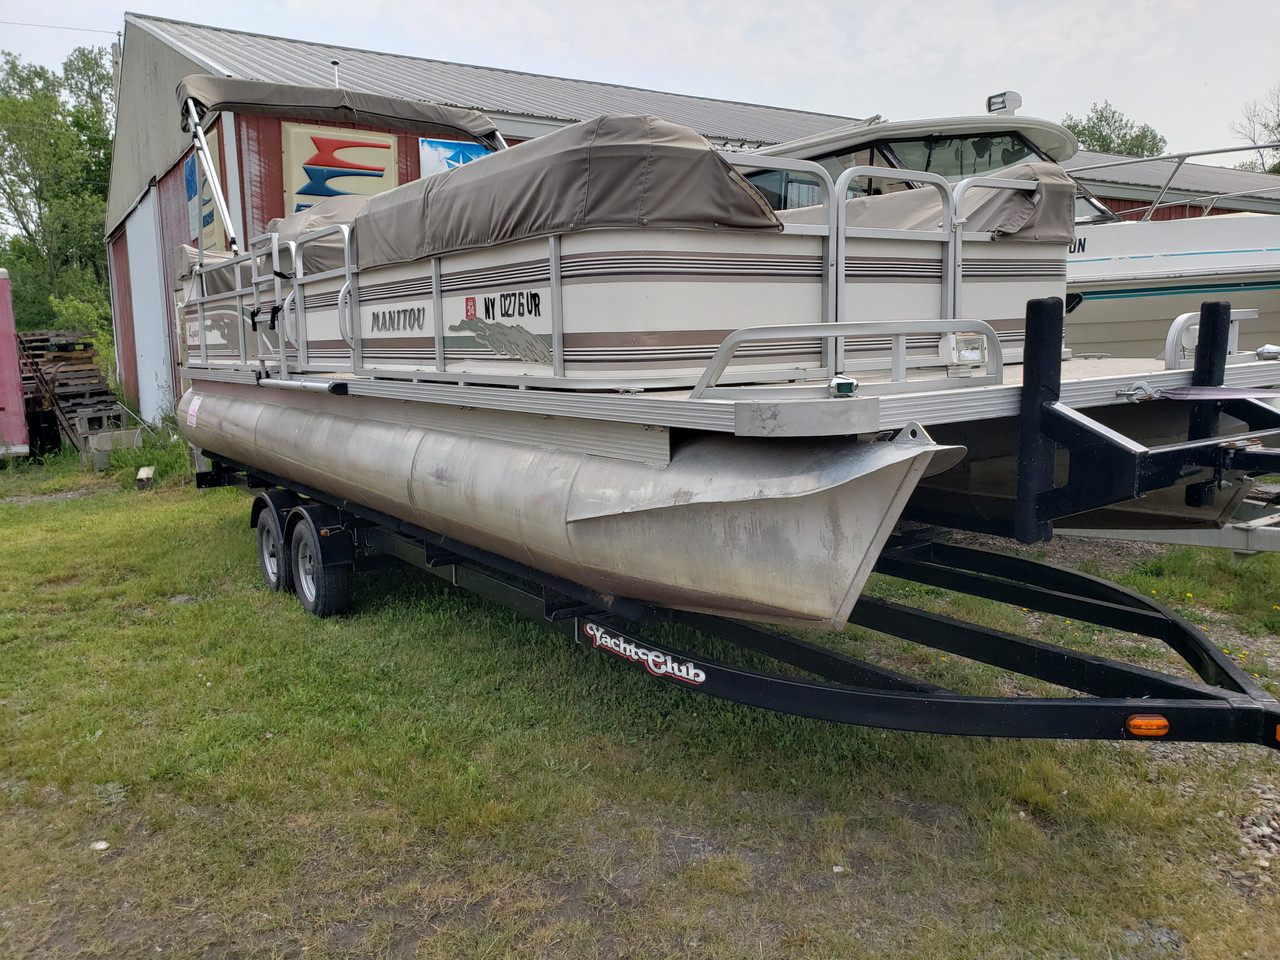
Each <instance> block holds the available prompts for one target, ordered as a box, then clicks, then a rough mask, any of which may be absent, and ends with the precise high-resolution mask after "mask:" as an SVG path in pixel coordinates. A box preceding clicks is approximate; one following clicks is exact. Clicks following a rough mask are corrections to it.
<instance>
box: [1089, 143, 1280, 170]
mask: <svg viewBox="0 0 1280 960" xmlns="http://www.w3.org/2000/svg"><path fill="white" fill-rule="evenodd" d="M1249 150H1280V142H1278V143H1251V144H1249V145H1248V146H1245V147H1226V148H1224V149H1221V150H1184V151H1182V152H1181V153H1162V154H1160V155H1159V156H1158V157H1125V158H1124V159H1122V160H1107V161H1105V162H1103V163H1090V164H1086V165H1085V166H1082V167H1066V168H1064V169H1066V171H1067V173H1070V174H1076V173H1083V172H1085V171H1088V170H1105V169H1107V168H1109V167H1127V166H1131V165H1132V164H1135V163H1158V162H1160V161H1162V160H1186V159H1188V158H1189V157H1214V156H1217V155H1218V154H1220V153H1243V152H1246V151H1249Z"/></svg>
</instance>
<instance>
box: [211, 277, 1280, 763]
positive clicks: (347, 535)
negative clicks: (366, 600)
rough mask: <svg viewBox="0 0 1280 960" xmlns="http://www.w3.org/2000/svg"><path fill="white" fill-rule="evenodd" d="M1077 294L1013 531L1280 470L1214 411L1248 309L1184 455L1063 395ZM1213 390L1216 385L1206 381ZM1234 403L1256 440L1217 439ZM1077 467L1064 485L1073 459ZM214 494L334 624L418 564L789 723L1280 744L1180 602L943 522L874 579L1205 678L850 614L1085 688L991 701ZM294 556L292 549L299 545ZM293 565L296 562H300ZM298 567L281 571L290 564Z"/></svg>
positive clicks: (919, 614) (352, 514) (263, 496)
mask: <svg viewBox="0 0 1280 960" xmlns="http://www.w3.org/2000/svg"><path fill="white" fill-rule="evenodd" d="M1062 317H1063V312H1062V302H1061V301H1060V300H1057V299H1056V298H1055V299H1050V300H1042V301H1031V303H1030V304H1028V326H1027V349H1026V354H1025V356H1026V361H1025V364H1024V382H1023V403H1022V413H1021V417H1020V428H1019V429H1020V433H1021V440H1020V451H1019V457H1018V496H1017V504H1016V512H1015V517H1014V524H1013V529H1010V530H1007V531H1003V532H1004V533H1005V535H1006V536H1008V535H1013V536H1016V537H1017V538H1018V539H1019V540H1022V541H1023V542H1036V541H1040V540H1046V539H1048V538H1049V537H1051V536H1052V529H1053V528H1052V522H1053V520H1054V519H1056V518H1059V517H1062V516H1068V515H1070V514H1072V513H1077V512H1080V511H1083V510H1088V509H1092V508H1094V507H1097V506H1102V505H1105V504H1109V503H1115V502H1118V501H1120V500H1124V499H1129V498H1132V497H1135V496H1140V495H1142V494H1143V493H1144V492H1146V491H1149V490H1155V489H1160V488H1162V487H1167V486H1169V485H1171V484H1172V483H1175V482H1177V481H1178V480H1179V479H1180V478H1183V477H1192V476H1198V475H1202V472H1203V468H1205V467H1211V468H1212V469H1213V470H1214V480H1212V481H1207V482H1206V481H1198V482H1197V483H1194V484H1190V485H1188V487H1187V500H1188V503H1193V502H1200V501H1202V500H1203V498H1204V497H1205V496H1206V495H1211V494H1212V490H1211V489H1209V490H1207V493H1206V488H1208V487H1211V486H1213V485H1216V484H1217V483H1219V482H1221V479H1222V475H1223V473H1224V472H1225V471H1227V470H1233V471H1237V472H1243V473H1246V474H1257V473H1264V472H1280V450H1277V449H1275V448H1272V447H1268V446H1266V445H1264V443H1263V441H1265V440H1272V441H1274V440H1276V439H1277V438H1280V412H1277V411H1276V410H1274V409H1273V408H1270V407H1265V406H1263V405H1262V404H1257V403H1254V402H1252V401H1249V400H1244V401H1241V400H1238V399H1235V398H1230V397H1224V399H1221V400H1219V399H1215V398H1214V396H1213V388H1214V386H1215V385H1216V386H1220V385H1221V384H1222V380H1223V365H1224V363H1225V359H1226V351H1227V329H1228V326H1229V317H1230V308H1229V306H1228V305H1226V304H1205V307H1204V309H1203V311H1202V318H1201V332H1200V339H1199V343H1198V344H1197V351H1196V366H1195V371H1194V373H1193V385H1194V386H1196V387H1199V388H1201V389H1202V390H1203V391H1205V394H1206V395H1207V399H1201V400H1200V401H1199V402H1198V403H1197V404H1196V405H1195V406H1193V408H1192V410H1191V415H1190V425H1189V429H1188V439H1187V441H1186V442H1185V443H1176V444H1169V445H1166V446H1162V447H1158V448H1145V447H1142V446H1141V445H1139V444H1136V443H1134V442H1133V441H1131V440H1129V439H1128V438H1126V437H1123V436H1121V435H1119V434H1117V433H1115V432H1114V431H1111V430H1109V429H1108V428H1106V427H1105V426H1102V425H1100V424H1097V423H1096V422H1094V421H1092V420H1090V419H1089V418H1088V417H1086V416H1084V415H1082V414H1080V413H1079V412H1078V411H1075V410H1072V409H1070V408H1067V407H1064V406H1063V405H1062V404H1061V403H1060V402H1059V396H1058V394H1059V387H1060V384H1061V343H1062ZM1206 388H1207V389H1206ZM1224 409H1227V410H1228V412H1230V413H1231V415H1233V416H1235V417H1237V418H1238V419H1240V420H1242V421H1244V422H1245V423H1246V424H1247V425H1248V426H1249V427H1250V429H1251V430H1253V431H1255V432H1253V433H1250V434H1247V435H1245V436H1243V437H1241V436H1235V437H1230V438H1221V437H1217V436H1216V434H1217V430H1218V423H1217V420H1218V414H1219V412H1220V411H1221V410H1224ZM1057 447H1063V448H1065V449H1066V450H1067V451H1068V454H1069V456H1070V457H1071V465H1070V472H1069V476H1068V478H1067V481H1066V483H1065V484H1064V485H1058V486H1055V481H1054V469H1053V464H1054V458H1055V455H1056V448H1057ZM209 456H210V459H211V464H212V466H211V469H209V470H207V471H203V472H200V473H199V474H197V484H198V485H199V486H202V487H206V486H225V485H228V484H243V485H247V486H249V487H251V488H258V489H260V491H261V492H260V493H259V494H258V496H257V498H256V499H255V500H254V505H253V509H252V513H251V523H252V524H253V525H255V526H256V527H257V528H258V535H259V552H260V557H261V559H262V562H263V576H264V581H265V582H266V584H267V586H268V588H270V589H290V588H293V589H296V591H297V593H298V595H299V598H300V599H301V600H302V602H303V605H304V606H305V607H306V608H307V609H308V610H311V611H312V612H314V613H318V614H319V615H321V616H325V615H329V614H331V613H336V612H339V611H340V610H341V609H342V608H343V607H344V606H345V603H346V597H347V583H348V579H349V576H350V574H351V573H352V572H354V571H355V570H357V569H359V568H362V567H365V566H368V565H376V564H380V563H385V562H387V558H395V559H396V560H399V561H403V562H405V563H409V564H412V565H414V566H416V567H419V568H421V569H424V570H426V571H428V572H429V573H431V574H433V575H435V576H437V577H440V578H441V579H443V580H445V581H447V582H448V583H451V584H453V585H455V586H459V587H464V588H466V589H468V590H471V591H472V592H474V593H477V594H479V595H481V596H484V597H486V598H489V599H491V600H495V601H497V602H499V603H501V604H503V605H505V606H507V607H509V608H511V609H513V610H515V611H517V612H518V613H521V614H523V615H525V616H528V617H531V618H535V619H541V620H543V621H544V622H545V623H546V624H547V625H548V626H549V627H551V628H552V629H553V630H556V631H558V632H559V633H561V634H563V635H565V636H567V637H569V638H570V639H572V640H574V641H576V642H577V643H580V644H583V645H585V646H588V647H590V648H592V649H594V650H598V651H601V652H602V653H606V654H609V655H610V656H612V657H615V658H617V659H619V660H621V661H622V662H623V663H624V664H628V665H630V666H632V667H634V668H637V669H640V670H643V671H645V672H646V673H648V674H649V675H650V676H651V677H653V678H655V679H658V680H661V681H664V682H667V683H674V684H678V685H680V686H683V687H686V688H689V689H693V690H697V691H698V692H700V693H705V694H708V695H710V696H713V697H718V698H720V699H723V700H731V701H734V702H736V703H743V704H748V705H750V706H755V707H763V708H765V709H769V710H775V711H778V712H781V713H789V714H794V715H797V716H804V717H813V718H816V719H821V720H829V721H833V722H836V723H848V724H856V725H859V726H867V727H878V728H885V729H895V730H909V731H915V732H921V733H940V734H955V735H967V736H988V737H1029V738H1051V739H1092V740H1131V739H1146V740H1183V741H1203V742H1219V743H1228V742H1241V743H1257V744H1262V745H1263V746H1267V747H1272V748H1276V749H1280V702H1277V700H1276V698H1275V697H1273V696H1272V695H1271V694H1270V693H1268V692H1267V691H1266V690H1264V689H1263V688H1262V687H1261V686H1260V685H1259V684H1258V683H1256V682H1255V681H1254V679H1253V678H1252V677H1250V676H1248V675H1247V674H1245V673H1244V672H1243V671H1242V670H1241V669H1240V668H1239V667H1238V666H1237V665H1236V664H1235V663H1234V662H1233V661H1232V659H1231V658H1230V656H1228V655H1226V654H1224V653H1223V652H1222V651H1221V650H1220V649H1219V648H1218V647H1217V645H1216V644H1214V643H1213V641H1212V638H1210V637H1209V636H1208V635H1207V634H1206V633H1205V631H1204V630H1201V629H1199V628H1197V627H1196V626H1194V625H1193V624H1191V623H1189V622H1188V621H1187V620H1185V619H1184V618H1183V617H1181V616H1180V615H1178V614H1177V613H1176V612H1174V611H1173V610H1170V609H1169V608H1167V607H1165V606H1163V605H1161V604H1159V603H1156V602H1155V601H1152V600H1150V599H1148V598H1146V597H1143V596H1141V595H1139V594H1137V593H1135V592H1134V591H1132V590H1129V589H1126V588H1124V587H1121V586H1118V585H1117V584H1114V583H1110V582H1108V581H1106V580H1102V579H1100V578H1098V577H1093V576H1089V575H1087V574H1083V573H1076V572H1072V571H1068V570H1064V569H1061V568H1058V567H1054V566H1051V565H1049V564H1045V563H1039V562H1036V561H1032V560H1027V559H1022V558H1018V557H1013V556H1008V555H1005V554H1001V553H996V552H994V551H989V550H981V549H976V548H972V547H965V546H960V545H957V544H954V543H949V542H947V541H946V540H945V539H942V537H943V536H945V535H946V533H947V532H948V531H946V530H944V529H943V528H940V527H936V526H923V527H916V528H915V529H914V530H913V532H911V533H902V532H900V533H898V534H896V535H895V536H894V537H893V538H892V539H891V541H890V543H889V545H888V546H887V547H886V549H885V550H883V551H882V553H881V555H880V557H879V559H878V561H877V563H876V566H875V569H876V571H877V572H879V573H882V574H885V575H887V576H891V577H896V578H900V579H904V580H909V581H913V582H915V583H918V584H925V585H929V586H934V587H940V588H943V589H946V590H951V591H956V592H959V593H964V594H970V595H973V596H977V597H984V598H987V599H990V600H995V601H999V602H1002V603H1006V604H1011V605H1015V606H1018V607H1022V608H1025V609H1027V610H1034V611H1037V612H1039V613H1046V614H1050V615H1056V616H1063V617H1068V618H1071V619H1073V620H1077V621H1080V622H1083V623H1090V624H1095V625H1098V626H1102V627H1108V628H1111V629H1114V630H1118V631H1122V632H1125V633H1130V634H1134V635H1137V636H1142V637H1147V638H1149V639H1152V640H1156V641H1159V642H1162V643H1164V644H1166V645H1167V646H1169V647H1170V648H1171V649H1172V650H1174V651H1175V652H1176V653H1177V654H1179V655H1180V656H1181V657H1182V658H1183V660H1184V661H1185V662H1186V663H1187V665H1188V666H1189V667H1190V668H1191V670H1192V671H1194V673H1195V674H1196V675H1197V676H1198V677H1199V678H1200V679H1199V680H1189V679H1184V678H1182V677H1175V676H1172V675H1170V674H1166V673H1162V672H1159V671H1156V670H1150V669H1146V668H1143V667H1139V666H1135V665H1132V664H1127V663H1121V662H1117V661H1113V660H1108V659H1106V658H1104V657H1099V656H1094V655H1091V654H1087V653H1083V652H1080V651H1077V650H1071V649H1067V648H1065V647H1061V646H1057V645H1054V644H1049V643H1044V642H1042V641H1039V640H1033V639H1030V638H1028V637H1022V636H1018V635H1015V634H1012V633H1008V632H1005V631H1001V630H995V629H991V628H989V627H983V626H979V625H977V624H973V623H969V622H966V621H963V620H959V619H956V618H954V617H948V616H944V615H940V614H935V613H931V612H927V611H924V610H920V609H917V608H914V607H910V606H905V605H903V604H899V603H893V602H889V601H886V600H881V599H878V598H875V597H870V596H863V597H861V598H860V599H859V600H858V602H857V603H856V604H855V606H854V608H853V613H852V615H851V616H850V618H849V622H850V623H851V624H854V625H856V626H859V627H863V628H866V629H869V630H874V631H877V632H880V633H884V634H889V635H891V636H895V637H899V638H902V639H906V640H910V641H913V642H915V643H918V644H921V645H924V646H927V647H931V648H933V649H936V650H938V651H941V652H943V653H950V654H952V655H955V656H959V657H964V658H968V659H970V660H974V661H978V662H982V663H986V664H990V665H992V666H994V667H997V668H999V669H1001V670H1004V671H1006V672H1009V673H1015V674H1021V675H1024V676H1027V677H1032V678H1035V679H1038V680H1043V681H1046V682H1049V683H1052V684H1056V685H1058V686H1060V687H1064V688H1066V689H1068V690H1070V691H1073V692H1074V694H1076V695H1072V696H1061V697H978V696H969V695H965V694H960V693H957V692H955V691H952V690H949V689H946V688H944V687H940V686H937V685H934V684H932V683H928V682H925V681H923V680H919V679H916V678H913V677H910V676H906V675H904V674H901V673H898V672H896V671H893V670H889V669H886V668H884V667H882V666H878V665H876V664H873V663H870V662H867V661H865V660H861V659H858V658H856V657H852V656H849V655H847V654H844V653H841V652H838V651H835V650H832V649H828V648H826V647H822V646H819V645H817V644H813V643H810V642H808V641H805V640H802V639H800V638H798V637H794V636H790V635H788V634H784V633H780V632H778V631H775V630H772V629H769V628H767V627H763V626H760V625H756V624H750V623H745V622H742V621H739V620H732V619H726V618H723V617H714V616H708V615H703V614H693V613H686V612H681V611H676V610H668V609H663V608H658V607H654V606H652V605H649V604H646V603H642V602H640V601H636V600H631V599H627V598H619V597H608V596H604V595H602V594H599V593H597V592H595V591H593V590H591V589H590V588H588V587H584V586H582V585H581V584H576V583H572V582H570V581H567V580H564V579H562V578H559V577H555V576H552V575H549V574H546V573H543V572H541V571H538V570H535V569H533V568H531V567H528V566H525V565H524V564H521V563H518V562H516V561H513V560H510V559H507V558H505V557H501V556H497V555H495V554H492V553H488V552H486V551H484V550H480V549H478V548H476V547H473V546H471V545H469V544H466V543H462V542H460V541H457V540H453V539H451V538H449V537H446V536H443V535H441V534H438V533H435V532H433V531H430V530H426V529H424V528H422V527H419V526H416V525H414V524H411V523H408V522H405V521H402V520H398V519H396V518H395V517H391V516H389V515H387V514H384V513H380V512H378V511H376V510H372V509H370V508H368V507H365V506H363V505H361V504H357V503H352V502H350V501H346V500H343V499H341V498H335V497H332V496H329V495H327V494H325V493H323V492H322V491H320V490H315V489H311V488H309V487H306V486H304V485H301V484H297V483H294V482H292V481H288V480H286V479H284V478H282V477H278V476H274V475H272V474H269V473H266V472H263V471H261V470H257V469H255V468H252V467H249V466H247V465H245V464H241V463H237V462H234V461H232V460H228V459H226V458H222V457H218V456H217V455H215V454H210V455H209ZM290 545H292V548H293V549H292V551H291V549H290ZM291 554H292V555H291ZM281 562H287V563H288V564H289V566H288V568H286V569H283V570H282V569H281V567H280V563H281ZM664 623H676V624H683V625H686V626H688V627H691V628H693V629H695V630H696V631H698V632H699V633H701V634H704V635H706V636H708V637H714V638H717V639H719V640H721V641H725V642H727V643H728V644H730V645H732V646H735V647H738V648H741V649H744V650H749V651H753V652H755V653H757V654H762V655H764V656H766V657H768V658H769V659H771V660H773V661H776V662H777V663H779V664H785V665H787V666H788V667H791V668H793V669H795V670H799V671H803V672H804V673H805V674H808V675H809V676H808V677H800V676H795V675H784V674H781V673H771V672H766V671H761V670H755V669H747V668H745V667H743V666H736V665H734V664H730V663H726V662H722V661H720V660H716V659H712V658H709V657H706V656H703V655H701V654H698V653H691V652H687V651H684V650H680V649H676V648H674V647H672V646H670V645H667V644H665V643H662V642H658V641H655V640H654V639H652V635H653V632H654V628H656V627H658V626H660V625H662V624H664Z"/></svg>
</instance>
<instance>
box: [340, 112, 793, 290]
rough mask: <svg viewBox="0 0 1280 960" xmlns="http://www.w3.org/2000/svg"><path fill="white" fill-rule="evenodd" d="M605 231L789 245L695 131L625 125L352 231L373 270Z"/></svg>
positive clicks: (405, 199) (554, 146)
mask: <svg viewBox="0 0 1280 960" xmlns="http://www.w3.org/2000/svg"><path fill="white" fill-rule="evenodd" d="M602 227H629V228H632V229H646V228H647V229H664V228H665V229H672V228H675V229H682V230H712V231H714V230H755V231H771V232H774V233H777V232H779V231H781V229H782V224H781V223H780V222H779V220H778V218H777V216H775V214H774V212H773V210H772V209H771V208H770V207H769V203H768V202H767V201H766V200H765V199H764V197H763V196H761V195H760V193H759V192H758V191H757V190H756V189H755V187H753V186H751V184H750V183H748V182H747V181H746V179H745V178H744V177H743V176H742V175H741V174H740V173H738V172H737V171H736V170H734V169H733V167H731V166H730V165H729V164H728V163H727V162H726V161H725V160H724V158H723V157H721V156H720V155H719V154H718V153H716V151H715V149H714V148H713V147H712V146H711V144H710V143H708V142H707V141H706V140H705V139H703V138H702V137H701V136H699V135H698V134H697V133H695V132H694V131H693V130H691V129H690V128H688V127H684V126H680V125H678V124H674V123H668V122H667V121H665V120H660V119H658V118H657V117H651V116H631V115H614V116H603V117H598V118H596V119H595V120H588V121H585V122H583V123H575V124H572V125H571V126H567V127H562V128H561V129H559V130H556V131H554V132H552V133H549V134H547V135H545V136H542V137H538V138H537V139H535V140H529V141H527V142H525V143H522V144H519V145H518V146H515V147H512V148H511V149H509V150H502V151H499V152H498V153H494V154H490V155H489V156H487V157H482V158H480V159H479V160H475V161H473V162H471V163H467V164H464V165H462V166H459V167H454V168H453V169H451V170H446V171H444V172H442V173H437V174H434V175H432V176H430V177H426V178H424V179H422V180H415V181H413V182H412V183H406V184H404V185H402V186H399V187H396V188H395V189H393V190H388V191H387V192H386V193H381V194H378V195H377V196H375V197H372V198H371V199H370V200H369V202H368V203H367V204H366V205H365V208H364V209H363V210H362V211H361V212H360V214H359V215H358V216H357V217H356V218H355V222H354V224H353V227H352V229H353V232H354V234H355V244H356V251H357V259H358V262H359V266H360V269H361V270H364V269H367V268H369V267H376V266H383V265H386V264H392V263H408V262H410V261H414V260H422V259H426V258H428V257H435V256H439V255H441V254H446V253H454V252H457V251H460V250H473V249H478V248H482V247H492V246H494V245H496V244H500V243H507V242H510V241H513V240H525V239H529V238H533V237H547V236H552V235H555V234H563V233H572V232H575V231H579V230H591V229H598V228H602Z"/></svg>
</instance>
